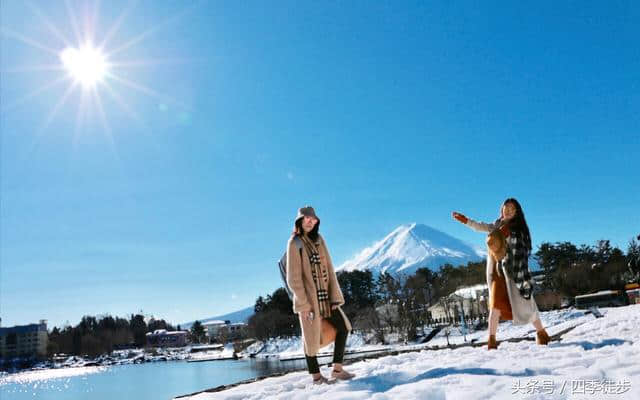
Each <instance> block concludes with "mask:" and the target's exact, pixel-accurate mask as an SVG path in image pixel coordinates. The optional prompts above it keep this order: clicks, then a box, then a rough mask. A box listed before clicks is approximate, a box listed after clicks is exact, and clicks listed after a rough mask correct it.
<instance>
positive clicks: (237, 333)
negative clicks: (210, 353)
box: [202, 320, 247, 341]
mask: <svg viewBox="0 0 640 400" xmlns="http://www.w3.org/2000/svg"><path fill="white" fill-rule="evenodd" d="M202 326H203V327H204V330H205V332H206V334H207V337H208V338H209V340H210V341H219V340H220V339H221V338H222V339H223V341H227V340H234V339H239V338H242V337H243V335H244V334H245V333H246V330H247V324H245V323H244V322H236V323H233V324H232V323H231V321H229V320H227V321H221V320H213V321H207V322H205V323H203V324H202Z"/></svg>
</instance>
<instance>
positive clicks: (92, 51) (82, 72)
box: [60, 44, 107, 88]
mask: <svg viewBox="0 0 640 400" xmlns="http://www.w3.org/2000/svg"><path fill="white" fill-rule="evenodd" d="M60 60H62V64H63V65H64V67H65V68H66V69H67V71H68V72H69V75H71V77H72V78H73V79H75V80H76V81H77V82H79V83H80V84H81V85H82V86H83V87H85V88H89V87H93V86H95V85H96V84H97V83H99V82H101V81H102V80H103V79H104V76H105V74H106V73H107V61H106V58H105V56H104V54H102V52H101V51H100V49H97V48H94V47H93V46H91V45H90V44H85V45H84V46H83V47H80V48H79V49H77V48H74V47H67V48H66V49H64V50H63V51H62V52H61V53H60Z"/></svg>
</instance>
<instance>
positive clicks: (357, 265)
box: [338, 223, 486, 275]
mask: <svg viewBox="0 0 640 400" xmlns="http://www.w3.org/2000/svg"><path fill="white" fill-rule="evenodd" d="M485 255H486V253H484V252H483V251H481V250H477V249H474V248H473V247H472V246H471V245H469V244H467V243H465V242H463V241H461V240H459V239H456V238H454V237H453V236H450V235H447V234H446V233H444V232H440V231H438V230H436V229H433V228H431V227H429V226H427V225H424V224H417V223H412V224H406V225H401V226H399V227H398V228H396V229H395V230H394V231H393V232H391V233H390V234H388V235H387V236H386V237H385V238H384V239H382V240H381V241H379V242H377V243H374V244H373V246H371V247H368V248H366V249H364V250H362V251H361V252H360V254H358V255H356V256H355V257H354V258H352V259H351V260H348V261H346V262H345V263H344V264H342V265H340V266H339V267H338V270H344V271H354V270H361V271H364V270H371V271H372V272H373V273H374V274H379V273H383V272H388V273H394V274H397V273H403V274H407V275H410V274H413V273H414V272H415V271H416V270H417V269H418V268H422V267H427V268H429V269H431V270H433V271H437V270H438V268H440V266H441V265H444V264H447V263H449V264H451V265H453V266H458V265H462V264H466V263H468V262H470V261H481V260H482V259H483V258H484V257H485Z"/></svg>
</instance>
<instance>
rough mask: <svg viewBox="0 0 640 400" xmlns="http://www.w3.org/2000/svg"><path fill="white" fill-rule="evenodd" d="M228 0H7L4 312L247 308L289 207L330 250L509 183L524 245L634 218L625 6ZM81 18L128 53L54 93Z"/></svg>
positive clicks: (629, 18) (182, 312)
mask: <svg viewBox="0 0 640 400" xmlns="http://www.w3.org/2000/svg"><path fill="white" fill-rule="evenodd" d="M237 3H238V2H230V1H229V2H175V1H149V0H141V1H139V2H137V3H134V2H120V1H113V2H111V1H110V2H101V3H96V2H93V1H89V2H79V1H73V0H71V1H69V2H67V4H68V6H66V5H65V3H64V2H45V1H41V2H33V3H31V4H32V5H33V7H30V6H29V3H26V2H23V1H17V0H15V1H3V3H2V8H0V12H1V19H2V29H3V30H2V35H1V36H0V40H1V42H0V52H1V54H0V55H1V64H0V67H1V71H2V80H1V83H0V85H1V87H0V90H1V92H0V95H1V105H0V106H1V110H2V115H1V117H0V124H1V125H0V129H1V133H2V149H1V156H2V160H1V162H2V164H1V167H2V169H1V172H0V173H1V182H0V185H1V186H0V188H1V191H2V192H1V196H2V197H1V203H0V204H1V205H0V207H1V208H0V211H1V226H0V233H1V238H0V250H1V254H0V262H1V264H0V267H1V269H0V278H1V279H0V308H1V310H0V314H1V316H2V323H3V324H4V326H7V325H13V324H24V323H30V322H35V321H37V320H39V319H48V320H49V323H50V325H58V326H60V325H61V324H63V323H64V322H65V321H68V322H69V323H71V324H76V323H77V322H78V321H79V319H80V318H81V316H82V315H85V314H90V315H98V314H104V313H110V314H112V315H120V316H124V315H127V314H129V313H132V312H137V311H139V310H143V311H144V313H146V314H153V315H154V316H156V317H158V318H165V319H168V320H169V321H171V322H174V323H180V322H185V321H190V320H193V319H196V318H204V317H209V316H213V315H216V314H222V313H226V312H230V311H235V310H237V309H240V308H244V307H246V306H249V305H252V304H253V302H254V300H255V298H256V297H257V296H258V295H264V294H267V293H270V292H272V291H273V290H274V289H276V288H277V287H278V286H279V285H280V277H279V274H278V272H277V269H276V266H275V263H274V262H275V260H276V259H277V258H278V257H279V256H280V255H281V253H282V252H283V251H284V246H285V243H286V240H287V238H288V236H289V233H290V230H291V225H292V220H293V217H294V216H295V212H296V209H297V207H299V206H301V205H304V204H312V205H314V206H315V207H316V210H317V212H318V214H319V215H320V217H321V219H322V228H321V231H322V232H323V234H324V236H325V238H326V239H327V242H328V244H329V246H330V250H331V252H332V255H333V259H334V263H336V264H340V263H341V262H342V261H344V260H346V259H347V258H349V257H350V256H352V255H354V254H355V253H356V252H357V251H358V250H360V249H361V248H362V247H364V246H367V245H369V244H371V243H372V242H373V241H374V240H377V239H380V238H381V237H383V236H384V235H385V234H386V233H388V232H389V231H391V230H392V229H394V228H395V227H396V226H398V225H400V224H402V223H407V222H412V221H417V222H422V223H425V224H428V225H430V226H433V227H435V228H437V229H440V230H442V231H445V232H447V233H449V234H452V235H453V236H456V237H458V238H461V239H463V240H466V241H468V242H470V243H472V244H476V245H480V244H482V236H480V235H478V234H477V233H474V232H472V231H470V230H468V229H466V228H465V227H463V226H461V225H459V224H457V223H456V222H454V221H453V220H452V219H451V217H450V213H451V211H453V210H458V211H461V212H464V213H466V214H468V215H469V216H471V217H474V218H476V219H481V220H492V219H494V218H495V217H496V216H497V213H498V208H499V205H500V204H501V202H502V201H503V200H504V199H505V198H506V197H511V196H513V197H516V198H518V199H519V200H520V201H521V203H522V204H523V207H524V210H525V213H526V215H527V218H528V221H529V225H530V228H531V232H532V236H533V240H534V244H535V245H537V244H540V243H541V242H543V241H552V242H554V241H572V242H574V243H578V244H581V243H587V244H593V243H594V242H595V241H596V240H598V239H610V240H612V242H613V243H614V244H616V245H618V246H620V247H622V248H623V249H626V245H627V242H628V241H629V240H630V239H631V238H632V237H633V236H635V235H637V234H638V233H640V231H639V230H638V229H639V228H638V227H640V216H639V215H640V213H638V205H637V204H638V200H640V187H639V186H638V178H637V176H638V162H637V159H638V156H639V155H640V140H639V139H638V130H639V129H638V128H639V127H640V117H639V113H638V110H639V109H640V95H639V94H638V93H640V90H639V89H640V88H638V82H639V81H640V46H639V45H638V44H637V43H638V41H637V38H638V35H639V34H640V24H639V22H640V20H639V10H640V8H639V7H637V5H634V4H632V2H630V1H629V2H615V1H614V2H607V3H606V4H604V3H598V2H594V3H586V2H585V3H582V2H581V3H580V4H579V5H578V4H577V3H575V2H566V3H562V4H557V3H558V2H540V4H535V5H521V4H505V3H488V2H484V3H482V4H478V3H477V2H461V3H460V4H447V3H448V2H442V3H436V2H433V3H429V4H425V3H421V2H417V3H412V2H376V3H372V2H355V1H354V2H269V3H267V2H242V4H237ZM96 4H98V5H99V7H97V8H96V7H95V5H96ZM190 4H191V6H190ZM34 10H35V11H34ZM94 10H97V12H95V15H96V16H97V17H96V18H93V19H92V18H89V17H87V16H91V15H94ZM39 15H40V16H39ZM122 15H124V17H123V18H121V19H119V16H122ZM73 21H76V22H75V23H74V22H73ZM83 21H88V22H86V23H85V22H83ZM92 21H93V22H92ZM118 21H120V24H118ZM52 26H53V27H55V29H56V30H57V31H59V34H54V33H53V32H54V30H53V29H51V27H52ZM85 26H88V27H92V30H93V31H95V40H96V41H97V42H101V41H102V39H104V37H105V36H108V33H109V32H110V31H111V32H113V34H112V35H110V38H109V41H108V42H107V44H106V45H105V51H106V52H107V53H109V52H110V51H113V50H116V49H118V48H122V46H123V45H125V44H126V45H127V46H124V48H122V50H119V51H118V52H117V53H116V54H113V55H112V56H108V61H109V62H112V63H115V62H121V63H128V65H127V66H121V67H119V68H116V67H115V66H114V69H113V72H114V73H117V74H118V76H119V77H120V79H119V80H115V79H107V80H105V82H104V84H99V85H98V86H97V87H96V89H95V91H96V93H97V95H98V96H99V98H100V103H98V102H97V101H96V100H95V99H94V100H92V101H91V102H89V101H87V97H88V95H85V100H84V103H83V100H82V96H83V91H82V90H81V89H79V88H75V89H74V90H73V91H71V92H69V94H68V96H67V97H66V101H65V102H64V103H63V104H61V105H60V106H59V107H57V108H56V104H59V102H60V99H62V98H63V97H64V94H65V91H66V90H67V88H68V87H69V81H65V82H58V83H55V84H53V85H51V86H46V85H47V84H48V83H50V82H55V81H56V80H58V79H60V78H62V77H64V76H65V74H66V72H65V71H64V70H59V69H51V68H48V67H42V66H43V65H59V64H60V60H59V57H58V54H59V52H61V51H62V50H63V49H64V48H65V43H64V41H63V40H62V37H64V38H66V39H67V40H69V41H71V42H73V43H75V42H76V40H75V36H77V35H78V34H79V35H80V36H84V35H85V33H84V32H85V30H86V29H85ZM114 26H117V29H112V27H114ZM44 48H46V49H49V50H51V51H48V50H45V49H44ZM39 88H44V89H43V90H41V91H39V92H37V94H35V95H33V96H31V97H27V98H25V96H27V95H28V94H29V93H33V92H34V91H37V90H38V89H39ZM84 93H86V92H84ZM80 104H85V106H84V107H83V108H81V107H80ZM99 104H100V105H101V106H102V110H103V114H101V112H100V111H99V110H100V108H99V107H98V105H99ZM80 109H82V110H84V111H83V112H79V111H78V110H80ZM103 115H104V116H103Z"/></svg>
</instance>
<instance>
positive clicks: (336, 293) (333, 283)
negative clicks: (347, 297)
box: [322, 238, 344, 306]
mask: <svg viewBox="0 0 640 400" xmlns="http://www.w3.org/2000/svg"><path fill="white" fill-rule="evenodd" d="M322 247H323V248H324V253H325V257H326V258H327V269H328V272H329V301H330V302H331V305H332V306H333V305H337V306H341V305H343V304H344V296H343V295H342V290H341V289H340V283H338V277H337V276H336V270H335V269H334V268H333V262H332V261H331V256H330V255H329V248H328V247H327V243H326V242H325V241H324V238H322Z"/></svg>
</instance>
